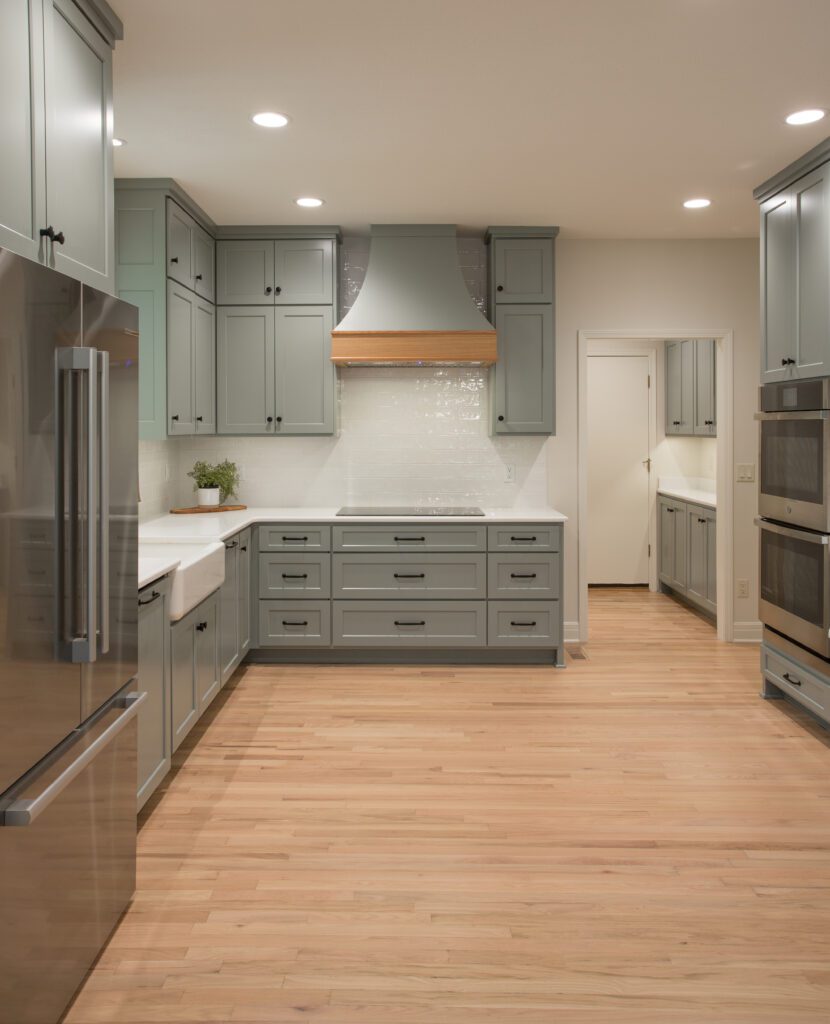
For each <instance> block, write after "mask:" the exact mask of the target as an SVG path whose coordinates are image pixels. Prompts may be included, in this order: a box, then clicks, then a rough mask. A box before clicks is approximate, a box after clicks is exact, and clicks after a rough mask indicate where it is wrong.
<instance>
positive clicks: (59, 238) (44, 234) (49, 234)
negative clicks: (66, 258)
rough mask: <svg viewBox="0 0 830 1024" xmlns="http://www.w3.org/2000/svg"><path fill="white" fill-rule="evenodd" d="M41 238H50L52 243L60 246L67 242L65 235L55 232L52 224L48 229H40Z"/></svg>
mask: <svg viewBox="0 0 830 1024" xmlns="http://www.w3.org/2000/svg"><path fill="white" fill-rule="evenodd" d="M40 237H41V238H48V239H49V241H50V242H57V243H58V245H63V243H64V242H65V241H66V236H65V235H64V233H63V232H62V231H55V229H54V228H53V227H52V225H51V224H50V225H49V227H48V228H41V229H40Z"/></svg>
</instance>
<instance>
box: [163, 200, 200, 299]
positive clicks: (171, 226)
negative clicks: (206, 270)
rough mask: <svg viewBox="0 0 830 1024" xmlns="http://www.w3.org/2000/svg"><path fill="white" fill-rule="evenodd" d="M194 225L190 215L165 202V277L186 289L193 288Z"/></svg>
mask: <svg viewBox="0 0 830 1024" xmlns="http://www.w3.org/2000/svg"><path fill="white" fill-rule="evenodd" d="M195 228H196V224H195V222H194V221H193V218H192V217H191V216H190V214H188V213H185V212H184V210H183V209H182V208H181V207H180V206H179V204H178V203H175V202H174V201H173V200H172V199H168V200H167V276H168V277H172V278H173V280H174V281H178V282H179V284H183V285H185V286H186V287H188V288H192V287H193V232H194V230H195Z"/></svg>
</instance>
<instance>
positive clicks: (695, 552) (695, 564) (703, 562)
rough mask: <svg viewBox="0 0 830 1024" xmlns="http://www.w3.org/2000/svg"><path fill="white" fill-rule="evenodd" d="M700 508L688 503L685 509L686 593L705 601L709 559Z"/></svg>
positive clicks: (705, 531)
mask: <svg viewBox="0 0 830 1024" xmlns="http://www.w3.org/2000/svg"><path fill="white" fill-rule="evenodd" d="M702 511H703V510H702V509H699V508H695V507H694V506H693V505H689V506H688V508H687V510H686V529H687V531H688V534H687V535H688V541H689V564H688V572H687V578H686V588H687V593H688V595H689V597H690V598H692V600H694V601H697V602H698V603H699V604H703V603H704V602H705V601H706V591H707V574H708V570H709V559H708V556H707V551H706V543H707V536H708V531H707V526H706V517H705V516H704V515H703V514H702Z"/></svg>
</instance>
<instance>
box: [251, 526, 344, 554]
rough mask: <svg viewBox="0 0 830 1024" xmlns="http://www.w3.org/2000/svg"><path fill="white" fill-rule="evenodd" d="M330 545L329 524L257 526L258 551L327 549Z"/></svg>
mask: <svg viewBox="0 0 830 1024" xmlns="http://www.w3.org/2000/svg"><path fill="white" fill-rule="evenodd" d="M330 547H331V527H330V526H320V525H319V524H318V525H315V526H309V525H308V524H307V523H276V524H273V525H268V524H266V525H265V526H260V528H259V550H260V551H328V550H329V548H330Z"/></svg>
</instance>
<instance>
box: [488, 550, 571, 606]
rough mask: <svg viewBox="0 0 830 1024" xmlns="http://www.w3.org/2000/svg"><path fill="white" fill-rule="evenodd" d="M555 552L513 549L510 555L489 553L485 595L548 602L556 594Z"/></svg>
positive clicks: (557, 560) (557, 557)
mask: <svg viewBox="0 0 830 1024" xmlns="http://www.w3.org/2000/svg"><path fill="white" fill-rule="evenodd" d="M559 558H560V556H559V554H558V553H551V554H536V553H535V552H530V551H528V552H524V551H517V552H516V553H515V554H513V555H496V554H491V555H490V556H489V558H488V566H487V595H488V597H490V598H494V597H500V598H501V599H502V600H504V599H505V598H525V599H528V598H533V599H541V600H543V601H552V600H555V599H556V598H558V597H560V596H561V595H560V593H559V574H560V567H559Z"/></svg>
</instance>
